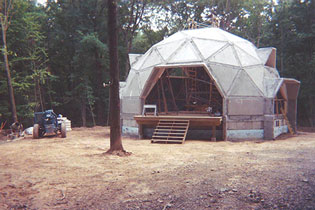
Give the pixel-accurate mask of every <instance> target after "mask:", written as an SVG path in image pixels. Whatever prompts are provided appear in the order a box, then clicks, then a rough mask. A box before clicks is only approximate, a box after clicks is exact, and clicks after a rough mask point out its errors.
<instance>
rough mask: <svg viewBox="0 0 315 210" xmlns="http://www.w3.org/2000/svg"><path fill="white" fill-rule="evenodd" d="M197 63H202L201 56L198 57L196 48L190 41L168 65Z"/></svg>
mask: <svg viewBox="0 0 315 210" xmlns="http://www.w3.org/2000/svg"><path fill="white" fill-rule="evenodd" d="M197 61H202V59H201V58H200V55H198V51H197V50H196V49H195V48H194V46H193V45H192V44H191V43H190V41H186V43H185V44H184V45H183V46H182V47H181V48H180V49H178V51H177V52H176V53H175V54H174V55H173V56H172V57H171V58H170V60H169V61H168V63H179V62H183V63H186V62H197Z"/></svg>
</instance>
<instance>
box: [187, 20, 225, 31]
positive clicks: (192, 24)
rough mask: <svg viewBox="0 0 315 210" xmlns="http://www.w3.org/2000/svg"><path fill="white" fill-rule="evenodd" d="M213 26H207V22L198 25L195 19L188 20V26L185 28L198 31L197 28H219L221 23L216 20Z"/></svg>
mask: <svg viewBox="0 0 315 210" xmlns="http://www.w3.org/2000/svg"><path fill="white" fill-rule="evenodd" d="M211 22H212V24H211V25H209V24H206V23H205V22H203V23H198V22H197V21H195V20H194V19H191V18H188V20H187V26H186V27H185V28H187V29H197V28H210V27H219V21H218V19H217V18H216V21H214V20H212V21H211Z"/></svg>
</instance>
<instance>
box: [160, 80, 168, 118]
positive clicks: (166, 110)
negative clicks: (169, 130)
mask: <svg viewBox="0 0 315 210" xmlns="http://www.w3.org/2000/svg"><path fill="white" fill-rule="evenodd" d="M160 83H161V89H162V96H163V103H164V112H166V113H167V112H168V109H167V103H166V97H165V91H164V86H163V77H161V79H160Z"/></svg>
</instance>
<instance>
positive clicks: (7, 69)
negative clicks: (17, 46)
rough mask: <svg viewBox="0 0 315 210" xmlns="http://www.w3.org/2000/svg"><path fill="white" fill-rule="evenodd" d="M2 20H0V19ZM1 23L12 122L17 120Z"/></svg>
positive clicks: (4, 30) (5, 40) (5, 36)
mask: <svg viewBox="0 0 315 210" xmlns="http://www.w3.org/2000/svg"><path fill="white" fill-rule="evenodd" d="M1 22H2V21H1ZM1 25H2V40H3V49H4V52H3V58H4V67H5V72H6V74H7V82H8V92H9V100H10V106H11V113H12V120H13V122H17V121H18V118H17V114H16V106H15V98H14V92H13V87H12V82H11V73H10V68H9V59H8V51H7V31H6V29H5V28H6V27H5V26H4V24H3V22H2V23H1Z"/></svg>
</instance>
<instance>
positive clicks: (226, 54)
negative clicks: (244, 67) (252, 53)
mask: <svg viewBox="0 0 315 210" xmlns="http://www.w3.org/2000/svg"><path fill="white" fill-rule="evenodd" d="M209 61H210V62H215V63H222V64H228V65H232V66H239V65H240V64H239V61H238V58H237V57H236V56H235V51H234V49H233V48H232V46H228V47H226V48H224V49H222V50H220V51H218V52H217V53H215V54H214V55H212V56H211V57H210V58H209Z"/></svg>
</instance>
